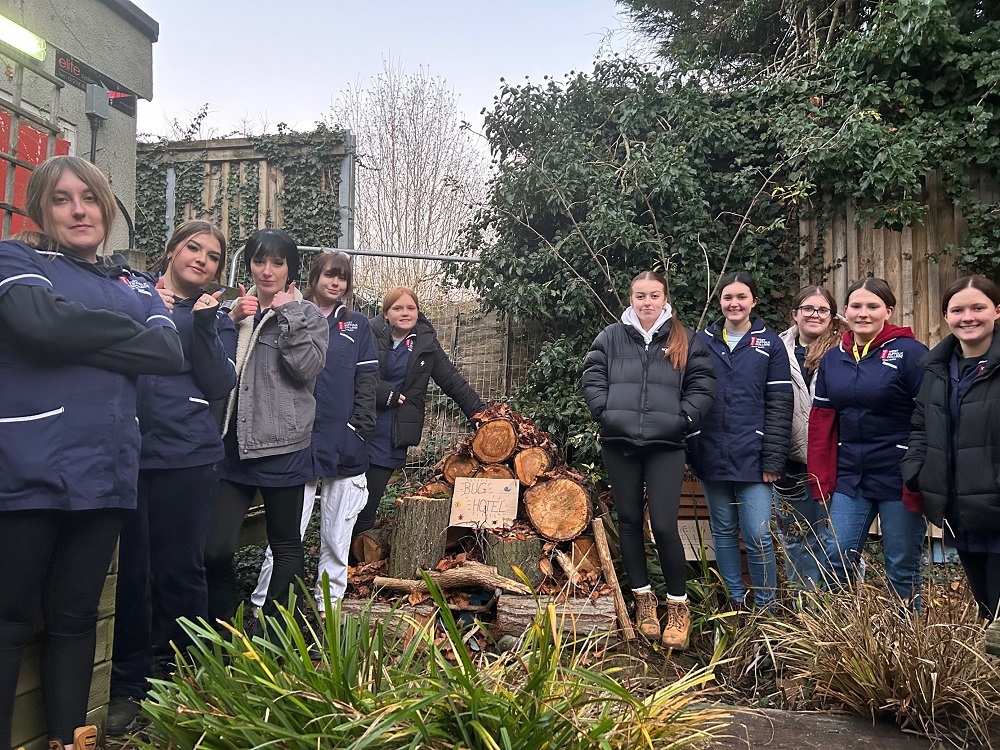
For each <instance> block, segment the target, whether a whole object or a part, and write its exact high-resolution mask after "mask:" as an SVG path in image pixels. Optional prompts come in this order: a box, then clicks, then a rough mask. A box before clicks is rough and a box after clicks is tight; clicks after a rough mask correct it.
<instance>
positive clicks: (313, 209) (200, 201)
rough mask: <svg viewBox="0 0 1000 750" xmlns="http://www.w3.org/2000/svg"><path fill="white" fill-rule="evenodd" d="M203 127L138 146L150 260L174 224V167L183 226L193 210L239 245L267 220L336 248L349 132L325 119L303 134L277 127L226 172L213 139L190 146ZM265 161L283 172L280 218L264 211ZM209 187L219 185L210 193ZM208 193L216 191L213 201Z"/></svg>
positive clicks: (141, 224)
mask: <svg viewBox="0 0 1000 750" xmlns="http://www.w3.org/2000/svg"><path fill="white" fill-rule="evenodd" d="M197 132H198V128H196V127H194V126H192V127H190V128H188V129H187V131H186V133H185V135H186V136H187V137H184V138H183V139H182V140H180V141H168V140H166V139H159V140H156V141H153V142H148V143H143V144H141V145H140V147H139V152H138V158H137V163H136V186H137V187H136V244H137V246H138V248H139V249H140V250H141V251H143V252H144V253H145V254H146V257H147V260H148V261H149V262H152V261H153V260H155V259H156V258H159V257H160V255H161V254H162V252H163V247H164V244H165V242H166V237H167V235H168V233H169V232H170V231H171V230H172V227H168V226H167V218H166V214H167V170H168V168H170V167H173V169H174V174H175V186H174V206H175V208H174V221H175V223H177V224H179V223H180V222H181V220H182V219H183V217H185V216H187V215H190V216H193V217H195V218H199V219H205V220H207V221H212V222H214V223H215V224H217V225H219V227H220V228H221V229H222V230H223V232H225V234H226V236H227V238H228V240H229V244H230V246H231V247H232V248H234V249H235V248H238V247H240V246H241V245H242V244H243V242H244V241H245V240H246V238H247V237H248V236H249V235H250V234H251V233H253V232H254V231H256V230H257V229H260V228H262V227H267V226H280V227H281V228H282V229H284V230H285V231H287V232H288V233H289V234H290V235H291V236H292V238H293V239H295V241H296V242H298V243H299V244H300V245H318V246H324V247H336V245H337V241H338V239H339V238H340V210H341V206H340V203H339V197H340V187H339V186H340V170H341V163H342V161H343V158H344V155H345V146H344V144H345V139H344V136H343V133H341V132H339V131H333V130H330V129H329V128H327V127H325V126H323V125H320V126H318V127H317V129H316V130H315V131H313V132H310V133H298V132H295V131H292V130H290V129H288V127H287V126H285V125H283V124H282V125H279V126H278V133H277V134H272V135H263V136H258V137H256V138H253V139H251V141H250V143H251V148H252V158H244V159H237V160H232V161H230V162H228V173H227V172H226V171H225V170H224V169H223V167H222V164H221V163H218V162H210V161H209V151H210V149H209V148H208V145H207V144H208V143H209V142H207V141H205V142H204V143H205V144H206V148H205V150H204V151H200V152H199V151H197V150H195V151H192V143H194V142H195V138H194V135H195V134H197ZM261 161H266V162H267V164H268V165H269V166H270V167H271V168H273V169H277V170H280V173H281V177H282V181H283V187H282V189H281V191H280V192H279V193H278V195H277V204H278V216H277V217H275V216H272V215H271V212H270V211H267V212H266V213H265V215H263V216H262V215H260V206H261V199H260V195H261V180H262V178H263V175H262V174H261V169H260V164H261ZM224 175H225V177H224ZM209 185H211V186H212V187H213V188H214V191H206V186H209ZM206 193H214V199H213V200H212V201H211V202H210V203H209V204H208V205H206V204H205V199H204V196H205V195H206ZM224 209H225V210H224ZM224 218H225V225H224V226H223V221H224ZM279 221H280V224H279V223H278V222H279Z"/></svg>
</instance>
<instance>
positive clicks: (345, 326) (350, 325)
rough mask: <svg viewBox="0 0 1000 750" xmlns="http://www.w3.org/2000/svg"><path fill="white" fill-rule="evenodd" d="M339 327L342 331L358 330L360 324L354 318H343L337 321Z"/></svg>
mask: <svg viewBox="0 0 1000 750" xmlns="http://www.w3.org/2000/svg"><path fill="white" fill-rule="evenodd" d="M337 328H338V329H339V330H341V331H356V330H358V324H357V323H356V322H355V321H353V320H341V321H339V322H338V323H337Z"/></svg>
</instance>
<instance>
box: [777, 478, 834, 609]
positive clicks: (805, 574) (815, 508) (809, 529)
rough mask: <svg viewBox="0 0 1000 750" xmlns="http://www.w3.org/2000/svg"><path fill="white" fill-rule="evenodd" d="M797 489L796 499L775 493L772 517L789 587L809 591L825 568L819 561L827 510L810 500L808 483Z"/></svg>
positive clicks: (826, 532) (822, 558) (821, 555)
mask: <svg viewBox="0 0 1000 750" xmlns="http://www.w3.org/2000/svg"><path fill="white" fill-rule="evenodd" d="M797 489H798V490H799V496H798V498H795V499H792V498H791V497H789V495H788V494H787V493H785V495H781V494H779V493H778V492H777V491H775V493H774V517H775V520H776V521H777V530H778V539H779V541H780V543H781V548H782V552H783V553H784V558H785V576H786V578H787V580H788V586H789V588H793V589H804V590H806V591H812V590H813V589H814V588H816V586H817V585H818V584H819V582H820V581H821V580H822V576H823V574H822V572H821V568H822V567H825V564H824V563H823V562H822V561H823V560H824V559H825V557H826V555H825V552H824V548H825V545H826V536H827V534H828V533H829V532H828V529H827V522H826V507H825V506H824V505H823V504H822V503H817V502H816V501H815V500H813V497H812V492H810V490H809V484H808V482H805V483H804V487H799V488H797Z"/></svg>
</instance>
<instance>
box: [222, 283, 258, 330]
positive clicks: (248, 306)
mask: <svg viewBox="0 0 1000 750" xmlns="http://www.w3.org/2000/svg"><path fill="white" fill-rule="evenodd" d="M259 305H260V302H259V301H258V300H257V298H256V297H250V296H247V290H246V287H245V286H243V285H242V284H240V296H239V298H238V299H237V300H236V304H235V305H233V309H232V310H230V311H229V317H230V318H232V320H233V322H234V323H239V322H240V321H241V320H243V319H244V318H252V317H253V316H254V315H256V314H257V307H258V306H259Z"/></svg>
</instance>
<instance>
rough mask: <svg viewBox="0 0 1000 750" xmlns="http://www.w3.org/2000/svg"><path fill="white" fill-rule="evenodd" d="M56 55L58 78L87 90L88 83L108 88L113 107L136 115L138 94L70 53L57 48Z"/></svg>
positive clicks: (133, 115)
mask: <svg viewBox="0 0 1000 750" xmlns="http://www.w3.org/2000/svg"><path fill="white" fill-rule="evenodd" d="M55 53H56V55H55V57H56V78H59V79H60V80H63V81H66V83H68V84H70V85H72V86H76V87H77V88H78V89H83V90H84V91H86V90H87V84H88V83H96V84H97V85H98V86H103V87H104V88H106V89H107V90H108V99H109V100H110V104H111V106H112V107H114V108H115V109H117V110H118V111H119V112H124V113H125V114H127V115H128V116H129V117H135V100H136V95H135V94H134V93H132V92H131V91H129V90H128V89H127V88H125V87H124V86H122V85H121V84H120V83H118V82H117V81H115V80H114V79H113V78H109V77H108V76H106V75H104V74H103V73H98V72H97V71H96V70H94V69H93V68H92V67H90V66H89V65H87V64H86V63H85V62H82V61H81V60H77V59H76V58H75V57H73V56H72V55H70V54H67V53H66V52H63V51H62V50H60V49H56V50H55Z"/></svg>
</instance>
